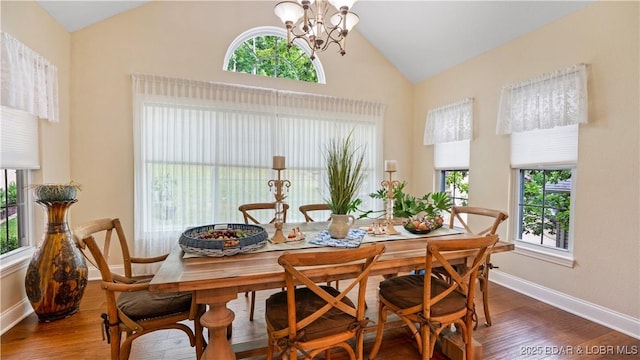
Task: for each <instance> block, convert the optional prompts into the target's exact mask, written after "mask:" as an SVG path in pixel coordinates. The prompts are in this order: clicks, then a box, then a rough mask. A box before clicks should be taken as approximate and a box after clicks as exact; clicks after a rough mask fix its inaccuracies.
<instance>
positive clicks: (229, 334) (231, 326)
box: [198, 324, 233, 359]
mask: <svg viewBox="0 0 640 360" xmlns="http://www.w3.org/2000/svg"><path fill="white" fill-rule="evenodd" d="M231 336H233V324H229V325H227V340H229V339H231ZM198 359H199V358H198Z"/></svg>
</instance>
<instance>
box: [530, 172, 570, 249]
mask: <svg viewBox="0 0 640 360" xmlns="http://www.w3.org/2000/svg"><path fill="white" fill-rule="evenodd" d="M521 176H522V203H521V205H520V207H521V212H522V233H523V234H533V235H536V236H540V237H541V239H542V237H543V236H545V235H553V236H563V237H566V236H567V234H568V232H569V218H570V205H571V191H570V190H557V189H556V190H550V189H551V188H552V185H557V184H559V183H561V182H566V181H570V180H571V170H570V169H563V170H521ZM557 244H562V246H561V247H562V248H566V241H559V242H558V241H557Z"/></svg>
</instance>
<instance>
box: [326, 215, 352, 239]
mask: <svg viewBox="0 0 640 360" xmlns="http://www.w3.org/2000/svg"><path fill="white" fill-rule="evenodd" d="M355 221H356V218H355V217H353V215H340V214H331V220H329V227H328V228H327V231H328V232H329V235H330V236H331V237H332V238H334V239H344V238H346V237H347V235H349V229H350V228H351V225H353V223H354V222H355Z"/></svg>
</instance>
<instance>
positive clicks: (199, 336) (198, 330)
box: [194, 317, 207, 359]
mask: <svg viewBox="0 0 640 360" xmlns="http://www.w3.org/2000/svg"><path fill="white" fill-rule="evenodd" d="M194 328H195V334H194V335H195V338H196V358H197V359H200V358H201V357H202V353H203V352H204V348H205V346H206V344H207V343H206V341H205V340H204V327H203V326H202V324H201V323H200V318H199V317H198V318H196V320H195V321H194Z"/></svg>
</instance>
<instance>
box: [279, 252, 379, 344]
mask: <svg viewBox="0 0 640 360" xmlns="http://www.w3.org/2000/svg"><path fill="white" fill-rule="evenodd" d="M383 252H384V245H383V244H380V243H377V244H373V245H370V246H362V247H360V248H357V249H343V250H333V251H313V252H306V253H286V252H285V253H284V254H283V255H281V256H280V257H279V258H278V263H279V264H280V265H282V267H283V268H284V271H285V280H286V284H287V312H288V314H289V326H288V333H289V337H290V338H292V339H293V338H295V336H296V334H297V333H298V332H299V331H301V330H302V329H304V328H305V327H306V326H308V325H309V324H311V323H313V322H314V321H316V320H318V319H319V318H320V317H322V316H323V315H324V314H326V313H327V312H329V311H330V310H331V309H333V308H336V309H339V310H340V311H342V312H344V313H346V314H348V315H351V316H352V317H354V318H355V322H356V323H354V325H364V324H363V320H364V312H365V294H366V289H367V280H368V278H369V273H370V272H371V269H372V267H373V265H374V264H375V263H376V262H377V261H378V259H379V258H380V256H381V255H382V253H383ZM347 263H349V264H348V265H346V264H347ZM339 265H344V266H349V267H352V268H353V271H351V272H350V273H351V274H353V279H352V280H351V282H350V283H349V284H348V285H347V286H344V287H343V286H341V288H342V291H340V293H339V294H338V295H336V296H333V295H332V294H329V293H328V292H327V291H325V290H323V289H322V287H320V286H319V285H318V284H319V283H321V282H326V281H331V280H334V279H331V278H330V276H331V269H333V268H335V267H336V266H339ZM342 282H343V280H341V284H342ZM300 285H302V286H306V287H307V288H308V289H309V290H311V291H312V292H313V293H315V294H316V295H317V296H319V297H321V298H322V299H324V300H325V301H326V302H327V304H326V305H325V306H324V307H322V308H321V309H320V310H318V311H316V312H314V313H313V314H311V315H309V316H307V317H305V318H303V319H296V309H295V304H296V301H295V293H296V291H295V290H296V286H300ZM342 285H343V284H342ZM356 285H358V300H357V302H354V304H355V307H352V306H350V305H348V304H347V303H345V302H343V301H342V300H343V299H344V298H345V297H346V296H347V293H349V292H350V291H351V290H352V289H353V288H354V287H355V286H356Z"/></svg>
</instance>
